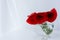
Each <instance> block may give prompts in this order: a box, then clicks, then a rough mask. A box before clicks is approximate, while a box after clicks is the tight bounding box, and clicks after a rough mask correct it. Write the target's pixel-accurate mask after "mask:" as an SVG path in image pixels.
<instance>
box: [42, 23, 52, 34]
mask: <svg viewBox="0 0 60 40" xmlns="http://www.w3.org/2000/svg"><path fill="white" fill-rule="evenodd" d="M41 28H42V30H43V31H44V32H45V34H46V35H49V34H51V33H52V31H53V29H51V28H50V27H49V26H48V24H47V23H44V24H42V25H41Z"/></svg>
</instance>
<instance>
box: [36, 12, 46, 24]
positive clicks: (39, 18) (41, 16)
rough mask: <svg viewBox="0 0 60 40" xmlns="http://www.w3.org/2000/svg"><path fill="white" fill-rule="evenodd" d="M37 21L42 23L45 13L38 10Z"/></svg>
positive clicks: (44, 19)
mask: <svg viewBox="0 0 60 40" xmlns="http://www.w3.org/2000/svg"><path fill="white" fill-rule="evenodd" d="M36 20H37V23H38V24H42V23H44V22H45V21H46V13H45V12H39V13H38V14H37V17H36Z"/></svg>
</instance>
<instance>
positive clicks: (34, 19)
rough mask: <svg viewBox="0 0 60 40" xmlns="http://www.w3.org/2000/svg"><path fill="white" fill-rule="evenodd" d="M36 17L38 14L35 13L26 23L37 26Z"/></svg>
mask: <svg viewBox="0 0 60 40" xmlns="http://www.w3.org/2000/svg"><path fill="white" fill-rule="evenodd" d="M36 16H37V14H36V13H35V12H34V13H32V14H31V15H29V16H28V19H27V20H26V22H27V23H29V24H37V21H36Z"/></svg>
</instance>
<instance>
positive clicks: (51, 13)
mask: <svg viewBox="0 0 60 40" xmlns="http://www.w3.org/2000/svg"><path fill="white" fill-rule="evenodd" d="M56 18H57V11H56V10H55V8H53V9H52V10H51V11H49V12H47V21H48V22H53V21H55V19H56Z"/></svg>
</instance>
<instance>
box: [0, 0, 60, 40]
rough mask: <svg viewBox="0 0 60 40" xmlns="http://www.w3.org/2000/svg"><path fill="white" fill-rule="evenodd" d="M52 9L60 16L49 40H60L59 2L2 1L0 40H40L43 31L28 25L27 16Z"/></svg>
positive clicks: (55, 0)
mask: <svg viewBox="0 0 60 40" xmlns="http://www.w3.org/2000/svg"><path fill="white" fill-rule="evenodd" d="M52 8H55V9H56V10H57V13H58V16H57V19H56V20H55V21H54V25H55V27H54V31H53V33H52V34H51V38H49V40H60V18H59V17H60V14H59V13H60V1H59V0H0V40H37V39H39V40H40V38H41V37H42V35H43V34H44V33H43V31H42V30H41V28H40V27H39V26H38V25H29V24H27V23H26V19H27V15H29V14H31V13H32V12H43V11H49V10H51V9H52Z"/></svg>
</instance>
